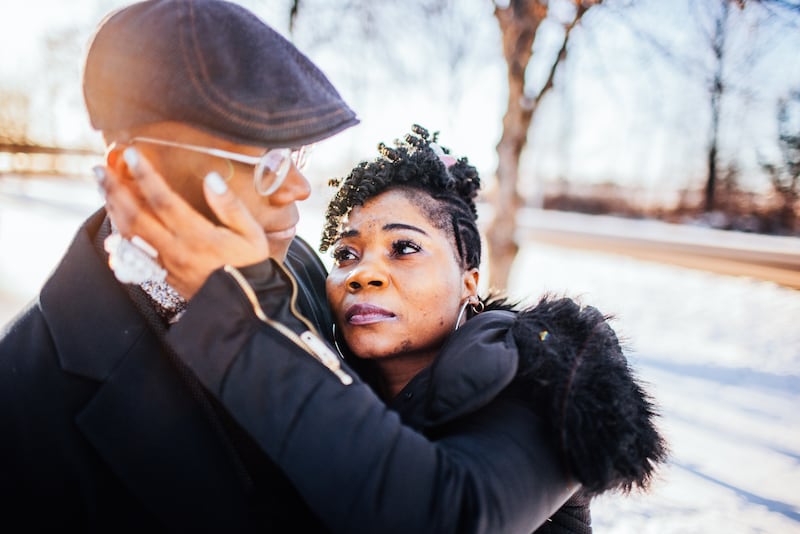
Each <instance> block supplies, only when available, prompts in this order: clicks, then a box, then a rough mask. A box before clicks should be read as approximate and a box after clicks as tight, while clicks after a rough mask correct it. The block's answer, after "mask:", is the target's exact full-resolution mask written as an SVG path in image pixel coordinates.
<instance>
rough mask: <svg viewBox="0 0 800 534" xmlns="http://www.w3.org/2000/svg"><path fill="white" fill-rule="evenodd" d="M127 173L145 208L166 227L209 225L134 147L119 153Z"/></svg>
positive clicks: (173, 228) (175, 228) (179, 227)
mask: <svg viewBox="0 0 800 534" xmlns="http://www.w3.org/2000/svg"><path fill="white" fill-rule="evenodd" d="M122 157H123V159H124V160H125V163H126V165H127V167H128V172H129V173H130V175H131V176H132V177H133V178H134V179H135V180H136V183H137V185H138V187H139V190H140V192H141V195H142V197H143V198H144V200H145V202H146V203H147V206H148V208H149V209H150V210H151V211H152V213H153V214H154V215H155V216H156V217H158V218H159V219H160V220H161V221H162V222H163V223H164V226H165V227H167V228H170V229H172V230H173V231H177V230H179V229H186V228H194V227H197V226H198V225H200V226H208V225H210V222H209V221H208V220H207V219H206V218H205V217H203V216H202V215H201V214H200V213H198V212H197V211H196V210H195V209H194V208H193V207H192V206H191V205H190V204H189V203H188V202H186V200H184V198H183V197H182V196H180V195H179V194H178V193H176V192H175V191H174V190H173V189H172V188H171V187H170V186H169V184H167V182H166V180H165V179H164V177H163V176H161V174H159V173H158V172H157V171H156V170H155V169H154V168H153V166H152V165H151V164H150V162H149V161H148V160H147V158H145V157H144V156H143V155H142V154H141V153H140V152H139V151H138V150H136V149H135V148H134V147H128V148H126V149H125V151H124V152H123V153H122Z"/></svg>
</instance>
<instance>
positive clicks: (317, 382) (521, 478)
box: [104, 126, 667, 533]
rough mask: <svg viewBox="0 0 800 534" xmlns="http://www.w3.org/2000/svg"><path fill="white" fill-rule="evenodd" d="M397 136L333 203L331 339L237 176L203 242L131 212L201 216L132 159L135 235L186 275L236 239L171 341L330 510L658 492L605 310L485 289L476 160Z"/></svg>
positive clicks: (426, 140)
mask: <svg viewBox="0 0 800 534" xmlns="http://www.w3.org/2000/svg"><path fill="white" fill-rule="evenodd" d="M379 151H380V156H379V157H378V158H376V159H374V160H373V161H369V162H362V163H361V164H359V165H358V166H356V167H355V168H354V169H353V170H352V171H351V172H350V174H349V175H348V176H347V177H346V178H345V179H343V180H341V181H337V184H338V185H339V189H338V191H337V192H336V195H335V197H334V198H333V200H332V201H331V202H330V204H329V206H328V209H327V212H326V222H325V228H324V232H323V237H322V244H321V251H327V250H329V249H330V250H331V251H332V255H333V259H334V265H333V268H332V269H331V272H330V273H329V276H328V279H327V283H326V290H327V295H328V301H329V305H330V309H331V311H332V313H333V317H334V323H335V326H334V327H333V328H331V329H330V331H331V334H330V335H329V336H328V335H326V332H327V331H328V328H330V326H329V325H320V324H317V325H316V326H315V325H313V324H312V321H310V320H308V319H307V318H305V317H302V316H300V315H299V314H298V313H297V312H296V307H295V302H296V299H297V298H299V297H298V295H297V294H296V293H297V290H296V284H294V281H293V277H294V274H293V273H292V272H290V271H289V270H288V269H286V268H284V267H283V266H282V265H281V264H279V263H277V262H275V261H274V260H269V259H267V260H264V258H266V257H267V254H265V253H264V245H263V241H262V240H261V239H259V237H258V236H257V235H256V234H257V232H254V231H252V229H253V225H252V221H248V220H247V217H246V212H245V211H243V210H242V209H241V207H240V206H239V205H238V204H237V203H236V201H235V198H234V197H232V195H231V194H230V192H229V191H228V190H227V189H226V188H225V187H224V183H222V184H220V183H219V182H218V181H215V178H214V177H212V178H210V179H209V181H208V183H207V193H206V194H207V196H208V200H209V204H210V205H211V206H212V207H214V209H215V211H216V212H217V214H218V215H219V218H220V220H222V221H224V222H225V223H226V224H227V225H228V226H229V228H224V227H219V226H210V225H205V226H199V227H198V228H201V229H199V230H197V231H195V232H193V234H192V235H191V239H189V238H188V237H187V236H186V235H183V237H181V236H179V235H177V234H170V233H169V232H158V231H153V229H152V225H153V222H152V221H151V222H150V223H148V225H143V224H141V223H140V222H137V221H140V219H137V218H136V217H131V216H130V213H129V212H126V210H130V209H131V208H130V207H131V206H134V205H136V206H137V209H142V208H143V207H144V204H145V203H146V202H147V201H148V200H150V201H152V202H151V203H152V204H153V205H151V206H150V208H149V209H152V210H154V213H155V214H157V215H158V220H160V221H163V222H162V224H164V225H165V226H167V227H168V225H169V223H170V218H171V217H177V216H178V215H177V214H179V216H180V217H181V218H182V219H184V218H186V217H189V218H191V217H195V216H197V215H196V214H192V213H190V212H188V211H186V209H184V207H180V208H179V209H176V208H175V206H178V205H180V204H181V201H180V199H179V198H178V197H177V196H175V195H174V194H172V193H171V192H170V191H168V190H167V189H166V188H165V186H164V184H163V182H162V181H161V180H160V178H159V177H158V176H157V175H154V173H152V172H150V171H149V170H148V169H146V168H145V169H134V170H133V171H132V174H133V175H134V177H135V178H136V179H137V182H136V183H137V184H138V186H139V187H140V188H141V189H140V191H139V192H137V193H135V194H134V193H132V192H131V191H130V189H128V188H126V187H119V185H121V184H122V182H120V181H118V180H116V178H115V177H114V176H109V178H108V179H107V180H106V182H107V183H106V184H104V187H106V189H107V194H108V196H109V199H110V200H114V201H113V202H109V205H110V210H111V212H112V215H113V216H114V217H115V220H116V221H117V224H118V226H119V227H120V231H121V232H122V233H123V234H125V235H128V236H133V235H139V236H140V237H142V238H144V239H145V240H147V241H150V242H151V243H152V244H153V245H154V246H155V248H156V249H157V250H158V251H159V253H160V256H159V257H160V259H161V261H162V262H164V264H165V265H166V266H167V268H168V270H169V271H170V277H171V279H180V278H181V276H182V275H181V272H180V271H181V269H180V267H179V266H180V265H181V264H185V263H187V262H188V259H189V258H190V257H191V256H188V255H187V254H188V253H187V251H190V250H195V249H198V247H200V248H203V250H204V256H203V258H208V257H209V256H211V255H213V254H216V255H217V256H218V263H217V264H216V265H213V264H211V263H210V266H211V267H212V268H210V269H209V272H210V273H211V274H210V276H209V277H208V279H207V280H206V281H205V283H204V284H203V285H202V287H199V288H197V290H196V293H195V292H194V291H193V292H192V294H193V296H192V298H191V300H190V301H189V304H188V307H187V310H186V312H185V313H184V315H183V316H182V317H181V318H180V320H179V321H178V322H177V323H176V324H174V325H172V326H171V327H170V332H169V333H168V335H167V337H168V339H169V341H170V343H171V344H172V346H173V348H174V350H175V352H176V353H177V354H178V356H179V357H180V359H181V360H182V361H183V362H184V363H185V364H186V365H187V366H188V367H189V368H190V369H191V370H192V371H193V372H194V373H195V374H196V375H197V376H198V377H199V379H200V380H201V382H202V383H203V384H204V386H205V387H206V388H207V389H208V391H209V392H210V393H211V394H212V395H213V396H214V397H215V398H216V399H217V400H218V401H219V402H220V403H221V405H222V406H224V408H225V409H226V410H228V411H229V412H230V413H231V414H232V415H233V417H234V419H235V420H236V421H237V423H238V424H239V425H241V427H242V428H244V429H245V430H246V431H247V433H248V434H249V435H250V437H251V438H252V439H253V440H254V441H255V443H256V444H257V446H258V447H259V449H260V450H261V451H263V452H265V453H266V454H267V455H269V457H270V458H271V459H272V460H273V461H274V462H275V463H277V464H278V465H279V466H280V468H281V469H282V470H283V472H284V473H285V474H286V476H287V477H288V478H289V479H290V480H291V482H292V483H293V484H294V486H295V487H296V488H297V490H298V491H299V493H300V494H301V495H302V496H303V498H304V499H305V500H306V502H307V503H308V504H309V506H310V508H311V510H313V512H314V513H315V514H317V515H318V516H319V518H320V519H321V520H322V522H323V523H324V524H325V525H326V528H329V529H330V530H332V531H336V532H381V533H383V532H436V533H442V532H458V533H462V532H491V533H497V532H503V533H506V532H510V533H514V532H523V533H530V532H533V531H537V532H577V533H583V532H591V519H590V514H589V502H590V500H591V498H592V497H594V496H596V495H599V494H601V493H603V492H606V491H609V490H621V491H623V492H626V491H629V490H631V489H634V488H640V489H646V488H647V486H648V483H649V481H650V480H651V479H652V477H653V475H654V473H655V470H656V468H657V467H658V464H660V463H661V462H663V461H664V460H665V459H666V454H667V451H666V445H665V443H664V441H663V439H662V437H661V436H660V435H659V432H658V430H657V429H656V426H655V423H654V419H655V417H656V414H655V409H654V406H653V405H652V403H651V401H650V399H649V397H648V395H647V394H646V392H645V391H644V389H643V388H642V386H641V385H640V384H639V383H638V381H637V380H636V378H635V376H634V374H633V373H632V371H631V369H630V368H629V366H628V363H627V360H626V358H625V356H624V354H623V351H622V349H621V347H620V344H619V342H618V340H617V337H616V335H615V334H614V331H613V330H612V329H611V327H610V326H609V325H608V322H607V317H605V316H604V315H603V314H601V313H600V312H599V311H598V310H597V309H595V308H592V307H582V306H580V305H578V304H577V303H576V302H574V301H573V300H571V299H568V298H558V299H556V298H552V297H546V298H543V299H542V300H541V301H540V302H539V303H538V304H537V305H536V306H533V307H529V308H521V307H519V306H517V305H514V304H511V303H509V302H507V301H506V300H504V299H501V298H493V297H479V296H478V282H479V269H478V268H479V264H480V260H481V239H480V234H479V231H478V228H477V210H476V207H475V198H476V196H477V192H478V190H479V188H480V179H479V177H478V173H477V171H476V170H475V168H474V167H473V166H472V165H470V164H469V162H468V160H467V159H466V158H459V159H456V158H454V157H453V156H451V155H450V154H449V151H448V150H447V149H445V148H443V147H441V146H439V145H438V143H437V138H436V135H433V136H431V135H430V134H429V133H428V132H427V131H426V130H425V129H423V128H421V127H418V126H415V127H414V128H413V131H412V133H410V134H408V135H407V136H406V137H405V138H404V139H403V140H401V141H398V142H396V146H395V147H394V148H390V147H387V146H385V145H383V144H381V145H379ZM109 174H111V173H109ZM153 199H156V200H153ZM198 217H199V216H198ZM172 222H175V221H172ZM183 224H184V226H186V224H185V220H184V221H183ZM142 232H144V233H142ZM188 241H191V243H188ZM212 249H213V251H214V252H213V253H212V252H209V251H210V250H212ZM180 256H182V258H179V257H180ZM256 260H258V261H256ZM203 261H206V260H205V259H204V260H203ZM220 265H224V266H223V267H222V268H217V267H218V266H220ZM231 265H240V266H242V265H243V266H246V267H241V268H235V267H232V266H231ZM172 266H178V267H172ZM193 268H195V269H196V265H195V266H194V267H193ZM212 271H213V272H212ZM320 332H322V333H320ZM324 337H328V339H329V340H332V341H333V343H334V345H335V347H336V348H338V349H340V355H336V354H335V353H333V352H332V351H331V350H330V347H329V345H327V344H326V343H325V341H324V339H323V338H324ZM309 356H312V357H309ZM320 363H321V364H322V365H320Z"/></svg>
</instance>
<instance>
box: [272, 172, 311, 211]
mask: <svg viewBox="0 0 800 534" xmlns="http://www.w3.org/2000/svg"><path fill="white" fill-rule="evenodd" d="M309 195H311V184H309V183H308V180H307V179H306V177H305V175H304V174H303V173H302V172H301V171H300V169H298V168H297V167H295V165H294V163H293V164H292V167H291V168H290V169H289V173H288V174H287V175H286V179H285V180H284V181H283V183H282V184H281V186H280V187H279V188H278V189H276V190H275V192H274V193H272V194H271V195H270V196H269V200H270V204H273V205H277V206H281V205H285V204H291V203H292V202H298V201H301V200H305V199H307V198H308V197H309Z"/></svg>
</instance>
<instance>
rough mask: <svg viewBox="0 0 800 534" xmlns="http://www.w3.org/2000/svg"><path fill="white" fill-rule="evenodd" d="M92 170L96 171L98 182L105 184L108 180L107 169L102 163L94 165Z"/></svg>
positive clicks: (95, 175)
mask: <svg viewBox="0 0 800 534" xmlns="http://www.w3.org/2000/svg"><path fill="white" fill-rule="evenodd" d="M92 172H93V173H94V177H95V180H97V184H98V185H103V183H104V182H105V181H106V170H105V169H104V168H103V167H102V166H100V165H95V166H94V167H92Z"/></svg>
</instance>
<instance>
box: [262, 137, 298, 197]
mask: <svg viewBox="0 0 800 534" xmlns="http://www.w3.org/2000/svg"><path fill="white" fill-rule="evenodd" d="M291 156H292V151H291V150H289V149H288V148H275V149H272V150H269V151H267V153H266V154H264V155H263V156H262V157H261V161H259V162H258V165H257V166H256V168H255V176H254V177H253V180H254V185H255V188H256V191H258V193H259V194H260V195H264V196H267V195H271V194H272V193H274V192H275V191H277V190H278V188H279V187H280V186H281V184H282V183H283V181H284V180H285V179H286V175H287V174H289V168H290V167H291V165H292V159H291Z"/></svg>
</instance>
